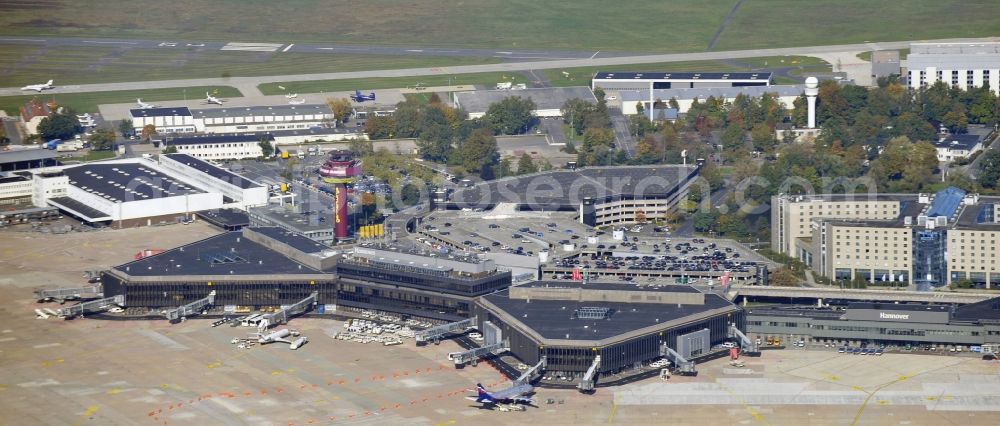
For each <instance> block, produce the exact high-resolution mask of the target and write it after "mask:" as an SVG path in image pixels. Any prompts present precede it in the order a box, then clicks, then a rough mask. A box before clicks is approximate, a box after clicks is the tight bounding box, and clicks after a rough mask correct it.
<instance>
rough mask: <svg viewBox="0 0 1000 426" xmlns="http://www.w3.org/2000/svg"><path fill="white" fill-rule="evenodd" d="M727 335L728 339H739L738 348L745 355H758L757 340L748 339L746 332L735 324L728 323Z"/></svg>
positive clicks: (758, 346)
mask: <svg viewBox="0 0 1000 426" xmlns="http://www.w3.org/2000/svg"><path fill="white" fill-rule="evenodd" d="M728 337H729V338H730V339H739V341H740V349H741V350H742V351H743V354H744V355H746V356H760V345H759V344H757V342H755V341H753V340H750V338H749V337H747V335H746V334H743V332H742V331H740V329H738V328H736V324H729V333H728Z"/></svg>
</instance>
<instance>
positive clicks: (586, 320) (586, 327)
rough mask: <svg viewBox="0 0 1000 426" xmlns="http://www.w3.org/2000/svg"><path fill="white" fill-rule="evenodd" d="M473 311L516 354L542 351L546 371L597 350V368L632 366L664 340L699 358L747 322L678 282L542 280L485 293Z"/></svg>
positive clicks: (578, 362)
mask: <svg viewBox="0 0 1000 426" xmlns="http://www.w3.org/2000/svg"><path fill="white" fill-rule="evenodd" d="M475 314H476V317H477V322H478V329H479V330H481V331H483V332H484V334H490V333H495V334H496V335H498V336H499V338H500V339H506V340H507V341H508V342H509V343H510V351H511V353H513V354H514V355H515V356H516V357H517V358H518V359H520V360H522V361H523V362H525V363H527V364H536V363H538V361H539V360H540V359H541V357H543V356H544V357H546V364H547V367H546V369H547V370H551V371H561V372H567V373H582V372H585V371H587V369H588V368H589V367H590V366H591V364H592V363H593V362H594V359H595V356H600V366H599V368H598V370H597V371H598V372H599V373H612V372H618V371H622V370H625V369H629V368H632V367H634V366H636V365H639V364H641V363H643V362H645V361H648V360H650V359H654V358H658V357H660V356H661V347H662V346H663V345H667V346H669V347H671V348H673V349H675V350H677V351H678V352H680V353H681V354H682V355H683V356H684V357H686V358H690V357H696V356H698V355H702V354H705V353H707V352H708V351H709V349H710V348H711V347H712V346H714V345H717V344H719V343H721V342H722V341H723V340H725V339H726V333H727V328H728V327H729V325H731V324H733V325H736V327H737V328H740V329H743V327H744V325H745V324H744V321H745V318H744V313H743V310H742V309H741V308H739V307H737V306H735V305H733V304H732V303H731V302H730V301H728V300H726V299H725V298H723V297H721V296H719V295H717V294H713V293H702V292H701V291H699V290H697V289H695V288H692V287H688V286H681V285H663V286H637V285H634V284H623V283H580V282H565V281H560V282H545V281H539V282H533V283H529V284H524V285H519V286H516V287H511V288H510V289H508V290H505V291H500V292H496V293H492V294H489V295H486V296H484V297H482V298H480V299H479V300H478V301H477V303H476V310H475ZM695 335H696V336H698V337H697V339H696V341H697V343H693V341H692V340H691V339H690V338H689V337H693V336H695ZM706 336H707V337H706Z"/></svg>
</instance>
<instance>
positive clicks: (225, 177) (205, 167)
mask: <svg viewBox="0 0 1000 426" xmlns="http://www.w3.org/2000/svg"><path fill="white" fill-rule="evenodd" d="M167 158H170V159H172V160H175V161H178V162H180V163H181V164H184V165H186V166H188V167H191V168H193V169H196V170H199V171H201V172H203V173H205V174H207V175H209V176H211V177H214V178H216V179H218V180H221V181H223V182H229V183H231V184H233V185H236V186H239V187H240V188H242V189H248V188H256V187H258V186H261V185H259V184H257V183H255V182H253V181H252V180H250V179H247V178H245V177H243V176H240V175H238V174H235V173H230V172H228V171H226V170H223V169H220V168H218V167H215V166H213V165H211V164H208V163H206V162H204V161H202V160H199V159H197V158H194V157H192V156H190V155H187V154H167Z"/></svg>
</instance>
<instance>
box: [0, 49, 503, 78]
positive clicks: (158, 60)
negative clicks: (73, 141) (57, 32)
mask: <svg viewBox="0 0 1000 426" xmlns="http://www.w3.org/2000/svg"><path fill="white" fill-rule="evenodd" d="M498 61H499V59H497V58H461V57H421V56H380V55H340V54H308V53H271V52H232V51H225V52H224V51H216V50H198V49H197V48H188V49H184V48H179V49H164V50H152V49H129V48H124V49H118V48H103V47H92V48H69V47H64V48H48V49H39V48H38V46H6V45H4V46H3V49H2V54H0V87H10V86H22V85H27V84H34V83H38V82H39V81H40V76H45V78H44V79H42V80H47V79H53V80H55V81H56V84H60V85H66V84H89V83H108V82H116V81H133V80H138V79H139V78H137V76H141V79H142V80H169V79H178V78H200V77H225V76H230V77H240V76H257V75H277V74H305V73H317V72H342V71H360V70H370V69H391V68H420V67H430V66H451V65H476V64H486V63H495V62H498Z"/></svg>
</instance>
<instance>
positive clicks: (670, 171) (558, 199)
mask: <svg viewBox="0 0 1000 426" xmlns="http://www.w3.org/2000/svg"><path fill="white" fill-rule="evenodd" d="M694 170H695V166H681V165H667V166H650V167H634V166H633V167H593V168H587V169H580V170H575V171H573V170H561V171H554V172H545V173H537V174H533V175H527V176H519V177H514V178H505V179H500V180H495V181H491V182H487V183H481V184H479V185H476V186H473V187H471V188H464V189H460V190H458V191H456V192H455V193H454V194H452V196H451V198H450V200H451V202H452V203H455V204H458V205H468V206H485V205H493V204H496V203H499V202H507V203H518V204H522V205H529V206H533V207H543V208H545V207H553V208H559V207H562V208H574V209H575V208H578V207H579V205H580V202H582V201H583V199H584V198H593V199H595V201H597V202H603V201H604V200H605V199H606V198H608V197H611V198H615V197H619V196H624V197H625V198H635V197H646V198H656V197H664V196H666V195H668V194H669V193H671V192H672V191H674V190H675V189H676V188H677V186H678V183H679V182H681V181H682V180H683V179H685V178H686V177H687V176H688V175H689V174H691V173H693V172H694Z"/></svg>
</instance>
